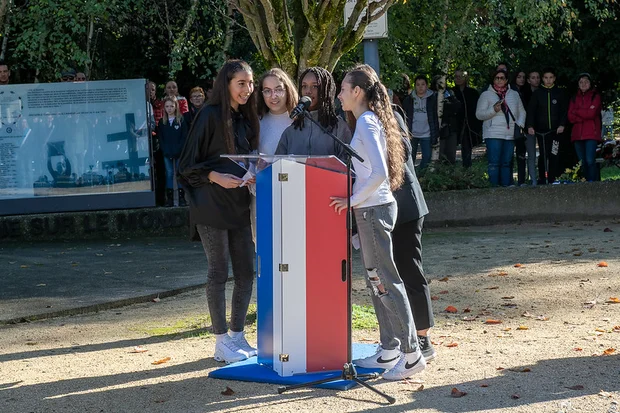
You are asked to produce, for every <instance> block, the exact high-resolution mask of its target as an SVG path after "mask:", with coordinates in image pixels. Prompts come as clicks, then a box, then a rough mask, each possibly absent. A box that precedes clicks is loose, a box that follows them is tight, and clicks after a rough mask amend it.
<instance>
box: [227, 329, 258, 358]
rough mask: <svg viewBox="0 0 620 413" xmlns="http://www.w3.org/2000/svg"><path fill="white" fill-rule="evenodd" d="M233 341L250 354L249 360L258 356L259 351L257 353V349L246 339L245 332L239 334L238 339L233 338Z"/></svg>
mask: <svg viewBox="0 0 620 413" xmlns="http://www.w3.org/2000/svg"><path fill="white" fill-rule="evenodd" d="M232 340H233V341H234V342H235V344H236V345H237V346H239V348H240V349H241V350H243V351H245V352H246V353H247V354H248V358H250V357H254V356H255V355H257V354H258V351H256V349H255V348H254V347H252V346H251V345H250V344H249V343H248V341H247V340H246V339H245V333H244V332H243V331H242V332H241V333H239V334H237V336H236V337H233V339H232Z"/></svg>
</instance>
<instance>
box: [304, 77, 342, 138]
mask: <svg viewBox="0 0 620 413" xmlns="http://www.w3.org/2000/svg"><path fill="white" fill-rule="evenodd" d="M308 73H312V74H313V75H314V76H316V81H317V83H318V86H319V90H318V98H319V107H318V112H319V119H318V120H319V123H320V124H321V126H323V127H324V128H326V129H328V130H333V128H335V127H336V125H338V115H336V108H335V107H334V103H335V101H336V82H335V81H334V78H333V76H332V74H331V73H329V72H328V71H327V70H326V69H323V68H322V67H318V66H313V67H309V68H307V69H306V70H304V71H303V73H302V74H301V76H299V82H298V84H297V90H298V92H299V96H303V93H302V91H301V83H302V82H303V80H304V77H306V75H307V74H308ZM293 125H294V127H295V129H299V130H301V129H303V127H304V117H303V116H298V117H297V119H295V121H294V122H293Z"/></svg>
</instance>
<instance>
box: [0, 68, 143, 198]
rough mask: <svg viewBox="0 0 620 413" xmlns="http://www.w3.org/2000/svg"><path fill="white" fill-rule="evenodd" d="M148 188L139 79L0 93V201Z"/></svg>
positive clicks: (36, 86) (6, 89) (4, 88)
mask: <svg viewBox="0 0 620 413" xmlns="http://www.w3.org/2000/svg"><path fill="white" fill-rule="evenodd" d="M151 190H152V187H151V177H150V131H149V125H148V122H147V106H146V96H145V80H144V79H136V80H112V81H96V82H79V83H66V82H64V83H49V84H23V85H7V86H2V87H1V88H0V200H2V199H19V198H31V197H48V196H65V195H84V194H105V193H122V192H143V191H151Z"/></svg>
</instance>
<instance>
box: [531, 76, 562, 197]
mask: <svg viewBox="0 0 620 413" xmlns="http://www.w3.org/2000/svg"><path fill="white" fill-rule="evenodd" d="M567 113H568V99H567V98H566V95H565V93H564V91H563V90H562V89H560V88H558V86H557V85H556V84H555V71H554V70H553V69H551V68H547V69H545V70H543V87H541V88H539V89H537V90H535V91H534V93H532V98H531V99H530V102H529V104H528V108H527V120H526V122H525V126H526V127H527V133H529V134H530V135H534V134H537V135H536V137H537V139H538V150H539V152H540V156H539V157H538V177H539V179H538V183H539V184H541V185H544V184H547V183H553V181H555V178H556V177H558V176H559V175H560V174H561V167H560V158H559V151H560V142H561V141H562V140H563V139H564V136H563V133H564V128H565V126H566V121H567Z"/></svg>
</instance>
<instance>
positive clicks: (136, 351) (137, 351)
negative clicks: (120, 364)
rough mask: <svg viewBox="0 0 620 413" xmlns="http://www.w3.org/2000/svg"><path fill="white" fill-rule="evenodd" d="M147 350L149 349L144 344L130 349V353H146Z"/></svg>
mask: <svg viewBox="0 0 620 413" xmlns="http://www.w3.org/2000/svg"><path fill="white" fill-rule="evenodd" d="M147 351H148V350H147V349H145V348H144V347H142V346H135V347H134V348H133V350H131V351H130V353H146V352H147Z"/></svg>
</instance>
